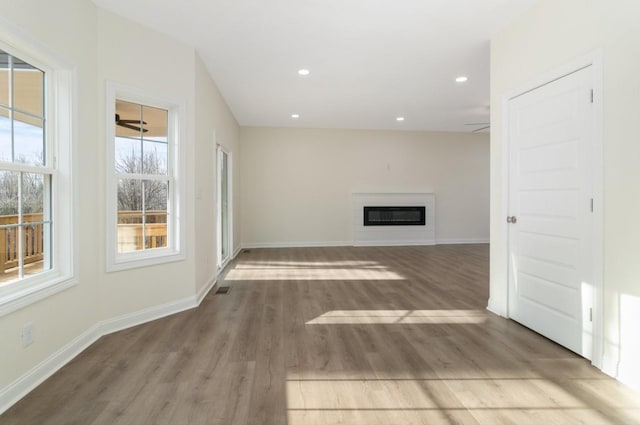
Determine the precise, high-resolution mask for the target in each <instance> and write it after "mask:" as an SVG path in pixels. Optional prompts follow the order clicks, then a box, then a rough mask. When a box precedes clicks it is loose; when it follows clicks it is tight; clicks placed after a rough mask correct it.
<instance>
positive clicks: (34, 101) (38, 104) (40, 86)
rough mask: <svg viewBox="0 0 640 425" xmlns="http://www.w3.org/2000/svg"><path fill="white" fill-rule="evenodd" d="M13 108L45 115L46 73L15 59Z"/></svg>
mask: <svg viewBox="0 0 640 425" xmlns="http://www.w3.org/2000/svg"><path fill="white" fill-rule="evenodd" d="M13 107H14V109H17V110H20V111H24V112H29V113H31V114H34V115H38V116H40V117H41V116H43V115H44V72H42V71H40V70H39V69H37V68H34V67H33V66H31V65H29V64H28V63H25V62H23V61H21V60H20V59H18V58H15V57H14V58H13Z"/></svg>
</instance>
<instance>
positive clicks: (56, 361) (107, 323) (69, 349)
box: [0, 278, 216, 414]
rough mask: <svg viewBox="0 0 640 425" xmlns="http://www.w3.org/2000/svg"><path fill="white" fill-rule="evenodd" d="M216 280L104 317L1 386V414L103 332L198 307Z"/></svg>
mask: <svg viewBox="0 0 640 425" xmlns="http://www.w3.org/2000/svg"><path fill="white" fill-rule="evenodd" d="M215 284H216V280H215V278H213V279H210V280H209V281H208V282H207V284H206V285H205V286H204V287H203V288H202V289H200V291H198V294H197V295H194V296H191V297H186V298H183V299H181V300H177V301H172V302H169V303H166V304H162V305H158V306H154V307H149V308H146V309H144V310H140V311H136V312H134V313H129V314H125V315H122V316H119V317H115V318H112V319H108V320H103V321H101V322H99V323H97V324H95V325H94V326H92V327H90V328H89V329H87V330H86V331H85V332H83V333H82V334H80V335H79V336H77V337H76V338H74V339H73V340H72V341H71V342H69V343H68V344H66V345H64V346H63V347H61V348H60V349H59V350H57V351H56V352H55V353H53V354H52V355H50V356H49V357H48V358H47V359H45V360H44V361H43V362H41V363H40V364H38V365H37V366H35V367H34V368H32V369H31V370H30V371H28V372H27V373H25V374H24V375H22V376H21V377H20V378H18V379H17V380H15V381H14V382H13V383H11V384H9V385H8V386H6V387H5V388H2V389H1V390H0V414H2V413H3V412H4V411H6V410H7V409H9V408H10V407H11V406H13V405H14V404H15V403H17V402H18V401H19V400H20V399H21V398H23V397H24V396H25V395H27V394H28V393H29V392H31V391H33V390H34V389H35V388H36V387H37V386H38V385H40V384H41V383H42V382H44V381H45V380H46V379H47V378H49V377H50V376H51V375H53V374H54V373H56V372H57V371H58V370H60V369H61V368H62V367H64V366H65V365H66V364H67V363H69V362H70V361H71V360H73V359H74V358H75V357H76V356H77V355H78V354H80V353H81V352H82V351H84V350H85V349H87V348H88V347H89V346H90V345H91V344H93V343H94V342H96V341H97V340H98V339H100V338H101V337H102V336H104V335H108V334H110V333H113V332H117V331H121V330H123V329H127V328H131V327H133V326H137V325H141V324H143V323H146V322H150V321H152V320H157V319H160V318H163V317H166V316H170V315H172V314H176V313H180V312H182V311H185V310H189V309H192V308H195V307H198V306H199V305H200V303H201V302H202V300H203V299H204V297H205V296H206V295H207V294H208V293H209V291H210V290H211V289H212V288H213V287H214V286H215Z"/></svg>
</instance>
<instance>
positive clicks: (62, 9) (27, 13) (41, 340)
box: [0, 0, 240, 412]
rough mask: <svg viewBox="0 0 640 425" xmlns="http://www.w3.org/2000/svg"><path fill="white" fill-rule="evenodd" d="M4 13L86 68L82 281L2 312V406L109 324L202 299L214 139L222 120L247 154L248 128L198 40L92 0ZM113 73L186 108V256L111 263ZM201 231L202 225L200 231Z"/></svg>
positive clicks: (210, 256) (211, 237) (80, 160)
mask: <svg viewBox="0 0 640 425" xmlns="http://www.w3.org/2000/svg"><path fill="white" fill-rule="evenodd" d="M0 9H1V10H2V17H1V18H0V20H4V21H5V22H4V23H3V22H1V21H0V37H1V36H2V31H4V29H3V28H4V27H6V26H10V27H14V28H16V29H17V30H18V31H20V32H22V33H24V36H25V37H26V38H29V39H30V40H32V41H34V42H35V43H37V44H39V45H42V46H44V47H45V48H46V49H50V50H52V51H54V52H55V53H56V54H57V55H61V56H63V57H65V58H66V59H67V60H68V61H70V62H71V63H73V64H75V66H76V68H77V81H76V88H77V90H76V92H77V97H76V99H75V116H74V117H73V118H74V123H75V126H76V137H75V139H74V148H75V152H76V157H75V158H74V163H75V166H76V168H75V172H76V175H75V177H76V178H75V184H77V186H78V195H79V196H78V211H76V212H75V213H76V215H75V217H77V219H78V221H79V224H78V239H79V247H78V248H79V249H78V252H77V263H78V265H79V274H78V277H79V283H78V284H77V285H75V286H73V287H71V288H69V289H67V290H64V291H62V292H60V293H58V294H56V295H54V296H52V297H49V298H46V299H44V300H42V301H40V302H38V303H35V304H31V305H29V306H27V307H25V308H22V309H20V310H17V311H15V312H13V313H9V314H7V315H4V316H1V317H0V359H1V361H2V366H1V367H0V412H1V411H2V410H3V409H5V408H7V407H8V405H9V404H10V403H11V402H13V401H15V399H16V397H19V396H20V395H21V394H23V393H24V392H25V391H27V390H29V389H31V388H33V386H34V385H35V384H37V383H38V382H39V381H40V380H41V379H42V378H43V377H46V376H47V375H48V374H49V373H51V372H52V371H54V370H55V369H56V368H57V367H59V366H61V365H62V364H64V362H65V361H66V360H68V359H69V356H71V355H73V354H74V353H75V352H77V351H78V350H80V349H82V348H83V347H84V346H86V344H88V343H90V342H91V341H92V340H94V339H95V338H96V337H97V336H99V335H100V334H101V333H102V332H107V331H110V330H113V329H116V328H119V327H123V326H128V325H130V324H131V323H135V322H140V321H144V320H149V319H151V318H153V317H154V316H157V315H158V314H166V313H169V312H171V309H172V308H178V307H181V308H187V307H189V306H193V305H195V303H196V302H197V296H198V295H201V294H202V292H201V291H202V290H203V289H206V288H207V286H206V284H207V283H210V282H211V279H212V278H213V277H214V273H215V268H212V267H211V264H212V263H215V260H214V259H215V244H214V243H212V241H215V233H214V231H213V229H214V227H215V226H214V225H213V223H212V220H213V217H215V206H214V203H213V199H214V197H213V187H214V176H215V174H214V173H213V171H212V168H213V163H212V162H211V163H210V162H209V161H208V158H212V155H213V152H214V150H215V147H214V141H213V138H212V137H211V136H212V133H213V129H214V128H215V130H216V131H217V132H218V134H219V137H220V138H221V139H222V140H223V141H224V143H225V144H226V145H227V146H228V147H229V148H230V149H231V150H232V152H233V153H234V155H236V156H239V152H238V131H239V130H238V125H237V123H236V121H235V119H234V118H233V116H232V115H231V113H230V112H229V109H228V108H227V106H226V104H225V102H224V100H223V99H222V97H221V95H220V94H219V93H218V91H217V89H216V88H215V83H214V82H213V80H212V79H211V78H210V77H209V75H208V74H207V72H206V70H205V69H204V66H203V65H202V62H201V61H200V59H199V57H198V56H197V53H196V52H195V51H194V49H193V48H192V47H190V46H187V45H184V44H182V43H180V42H178V41H175V40H173V39H171V38H170V37H167V36H165V35H162V34H159V33H157V32H155V31H151V30H149V29H146V28H144V27H140V26H139V25H138V24H134V23H132V22H129V21H128V20H126V19H124V18H122V17H120V16H117V15H114V14H112V13H109V12H106V11H102V10H100V9H98V8H96V7H95V6H94V5H93V3H91V2H90V1H87V0H60V1H56V2H43V1H38V0H21V1H19V2H16V1H13V0H0ZM107 80H110V81H113V82H116V83H119V84H124V85H127V86H131V87H133V88H137V89H139V90H142V91H143V92H147V93H151V94H152V95H153V96H157V97H159V98H168V99H172V100H176V101H178V102H181V103H184V104H185V105H186V123H185V124H186V127H187V128H186V140H183V141H182V142H183V143H185V144H186V149H185V154H186V160H187V167H186V188H187V190H186V193H185V194H184V195H185V196H186V211H185V214H184V217H185V218H186V222H187V231H186V253H187V258H186V260H184V261H179V262H174V263H169V264H164V265H157V266H150V267H144V268H137V269H133V270H127V271H120V272H115V273H106V271H105V267H106V266H105V264H106V259H105V257H106V252H105V250H106V246H105V245H106V237H105V234H106V224H105V205H106V201H105V187H106V183H105V176H106V167H105V161H106V159H105V158H106V146H107V144H108V143H109V141H107V140H106V135H105V132H106V130H105V125H112V122H106V123H105V119H104V116H105V102H106V100H105V89H106V81H107ZM237 165H238V164H236V168H237V169H239V167H237ZM198 190H199V191H200V196H199V199H198V200H196V199H195V198H196V194H198ZM237 202H238V203H239V202H240V201H239V200H238V201H237ZM239 222H240V220H239V219H237V220H236V223H239ZM201 229H205V231H204V232H202V233H200V230H201ZM235 233H236V234H238V229H235ZM237 240H238V241H239V236H238V238H237ZM167 305H169V307H167ZM30 322H31V323H33V324H34V325H35V342H34V344H33V345H31V346H29V347H27V348H24V349H23V348H22V346H21V336H20V335H21V329H22V327H23V325H24V324H26V323H30Z"/></svg>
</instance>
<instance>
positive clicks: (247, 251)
mask: <svg viewBox="0 0 640 425" xmlns="http://www.w3.org/2000/svg"><path fill="white" fill-rule="evenodd" d="M242 253H243V254H251V250H250V249H243V250H242Z"/></svg>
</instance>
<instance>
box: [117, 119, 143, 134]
mask: <svg viewBox="0 0 640 425" xmlns="http://www.w3.org/2000/svg"><path fill="white" fill-rule="evenodd" d="M116 125H119V126H120V127H124V128H128V129H130V130H135V131H140V130H142V132H143V133H146V132H147V131H149V130H147V129H146V128H140V127H136V126H135V125H131V124H126V123H123V122H122V121H118V122H117V123H116Z"/></svg>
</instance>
